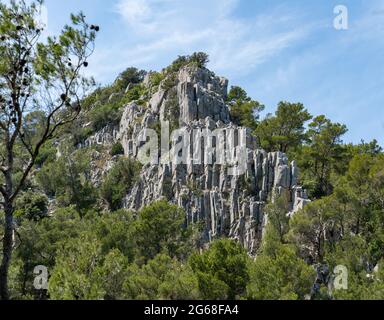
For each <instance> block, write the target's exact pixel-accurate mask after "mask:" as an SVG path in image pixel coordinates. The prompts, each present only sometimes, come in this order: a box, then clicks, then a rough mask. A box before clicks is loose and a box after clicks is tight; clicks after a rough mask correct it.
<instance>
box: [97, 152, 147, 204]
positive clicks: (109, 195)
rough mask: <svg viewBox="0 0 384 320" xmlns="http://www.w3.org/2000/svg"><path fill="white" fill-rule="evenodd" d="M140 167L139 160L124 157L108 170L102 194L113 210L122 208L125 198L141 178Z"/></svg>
mask: <svg viewBox="0 0 384 320" xmlns="http://www.w3.org/2000/svg"><path fill="white" fill-rule="evenodd" d="M140 169H141V165H140V164H139V163H138V162H136V161H134V160H132V159H127V158H122V159H119V160H118V162H117V163H116V164H115V165H114V166H113V168H112V169H111V170H110V171H109V172H108V174H107V176H106V177H105V179H104V181H103V183H102V185H101V187H100V196H101V198H102V199H104V200H105V201H106V202H107V204H108V206H109V208H110V209H111V210H112V211H115V210H118V209H120V208H121V202H122V200H123V198H124V197H125V196H126V195H127V193H128V191H129V190H130V189H131V188H132V186H133V185H134V183H135V182H136V181H137V179H138V178H139V173H140Z"/></svg>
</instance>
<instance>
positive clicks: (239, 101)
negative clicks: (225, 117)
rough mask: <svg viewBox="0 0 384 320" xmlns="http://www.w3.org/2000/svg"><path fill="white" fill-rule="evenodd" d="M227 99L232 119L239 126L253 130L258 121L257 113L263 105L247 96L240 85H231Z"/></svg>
mask: <svg viewBox="0 0 384 320" xmlns="http://www.w3.org/2000/svg"><path fill="white" fill-rule="evenodd" d="M227 100H228V103H229V105H230V113H231V119H232V121H233V122H234V123H235V124H237V125H239V126H244V127H247V128H250V129H252V130H255V129H256V127H257V125H258V123H259V122H258V120H259V117H260V116H259V114H260V112H261V111H263V110H264V108H265V107H264V106H263V105H261V104H260V103H259V102H257V101H254V100H252V99H251V98H250V97H248V95H247V93H246V92H245V91H244V90H243V89H242V88H240V87H231V90H230V91H229V94H228V97H227Z"/></svg>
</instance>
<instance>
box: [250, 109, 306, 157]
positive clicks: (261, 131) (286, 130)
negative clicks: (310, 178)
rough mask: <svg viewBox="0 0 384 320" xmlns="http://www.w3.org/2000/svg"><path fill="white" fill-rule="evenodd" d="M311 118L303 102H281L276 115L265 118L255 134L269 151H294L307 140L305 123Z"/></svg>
mask: <svg viewBox="0 0 384 320" xmlns="http://www.w3.org/2000/svg"><path fill="white" fill-rule="evenodd" d="M311 118H312V116H311V115H310V114H309V113H308V111H307V110H306V109H305V107H304V106H303V105H302V104H301V103H288V102H280V103H279V105H278V108H277V111H276V113H275V116H269V117H267V118H266V119H264V120H263V121H262V122H261V123H260V125H259V126H258V127H257V129H256V131H255V134H256V136H257V137H258V138H259V141H260V145H261V147H262V148H264V149H265V150H267V151H281V152H285V153H286V152H288V151H294V150H296V149H297V148H298V147H299V146H300V145H301V144H302V143H303V142H304V141H305V140H306V134H305V123H306V122H307V121H309V120H310V119H311Z"/></svg>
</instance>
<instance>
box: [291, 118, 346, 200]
mask: <svg viewBox="0 0 384 320" xmlns="http://www.w3.org/2000/svg"><path fill="white" fill-rule="evenodd" d="M346 132H347V128H346V126H345V125H342V124H339V123H332V122H331V121H330V120H328V119H326V118H325V116H319V117H316V118H315V119H314V120H313V122H312V123H310V124H309V130H308V133H307V135H308V143H307V144H306V145H304V146H303V148H302V150H301V151H300V152H299V154H298V162H299V166H300V167H301V168H302V170H303V174H302V179H303V184H304V185H305V187H307V189H308V190H309V191H310V195H311V196H312V197H315V198H320V197H322V196H327V195H330V194H331V193H332V189H333V184H332V174H342V173H343V172H345V169H346V168H345V167H346V166H345V165H344V164H345V163H346V161H345V158H346V157H347V156H348V155H347V154H346V148H345V147H344V146H343V145H342V144H341V143H342V140H341V137H342V136H343V135H344V134H345V133H346Z"/></svg>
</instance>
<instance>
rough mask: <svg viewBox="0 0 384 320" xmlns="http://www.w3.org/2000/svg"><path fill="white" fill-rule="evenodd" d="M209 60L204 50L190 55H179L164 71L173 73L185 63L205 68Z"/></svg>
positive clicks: (185, 64)
mask: <svg viewBox="0 0 384 320" xmlns="http://www.w3.org/2000/svg"><path fill="white" fill-rule="evenodd" d="M208 62H209V56H208V55H207V54H206V53H204V52H195V53H193V54H192V55H190V56H179V57H178V58H177V59H176V60H175V61H173V62H172V64H171V65H170V66H169V67H168V68H166V70H165V71H166V73H175V72H178V71H179V70H180V69H182V68H183V67H185V66H187V65H195V66H197V67H198V68H205V67H206V65H207V64H208Z"/></svg>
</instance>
